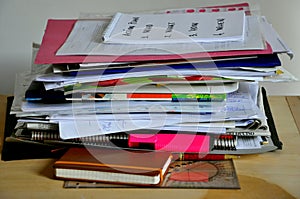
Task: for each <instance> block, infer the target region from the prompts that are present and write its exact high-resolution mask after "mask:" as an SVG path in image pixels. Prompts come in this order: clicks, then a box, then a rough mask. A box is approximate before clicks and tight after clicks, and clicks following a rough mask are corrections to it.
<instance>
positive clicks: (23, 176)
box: [0, 97, 300, 199]
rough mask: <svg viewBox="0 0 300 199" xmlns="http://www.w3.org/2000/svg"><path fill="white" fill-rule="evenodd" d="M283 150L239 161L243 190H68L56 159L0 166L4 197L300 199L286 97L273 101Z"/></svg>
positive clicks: (299, 138) (296, 138) (297, 140)
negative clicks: (55, 166)
mask: <svg viewBox="0 0 300 199" xmlns="http://www.w3.org/2000/svg"><path fill="white" fill-rule="evenodd" d="M269 102H270V105H271V109H272V113H273V117H274V120H275V123H276V127H277V131H278V133H279V137H280V139H281V141H282V142H283V144H284V145H283V147H284V148H283V150H282V151H276V152H269V153H265V154H259V155H246V156H242V157H241V158H240V159H237V160H234V163H235V166H236V170H237V173H238V177H239V181H240V185H241V189H240V190H224V189H220V190H216V189H142V188H135V189H132V188H124V189H118V188H115V189H113V188H106V189H64V188H62V186H63V182H62V181H59V180H54V179H53V176H52V172H53V170H52V164H53V162H54V160H53V159H41V160H18V161H8V162H3V161H2V162H0V198H10V199H11V198H63V197H64V198H71V197H72V198H74V199H75V198H131V199H134V198H182V199H183V198H184V199H189V198H197V199H199V198H218V197H220V198H222V199H224V198H264V199H266V198H300V168H299V165H300V150H299V145H300V134H299V132H298V129H297V126H296V124H295V121H294V118H293V116H292V113H291V111H290V109H289V106H288V103H287V100H286V98H285V97H269Z"/></svg>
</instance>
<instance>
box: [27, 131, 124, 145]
mask: <svg viewBox="0 0 300 199" xmlns="http://www.w3.org/2000/svg"><path fill="white" fill-rule="evenodd" d="M31 140H33V141H45V140H53V141H64V142H66V143H81V144H88V145H105V146H106V145H110V144H112V142H111V141H113V140H118V141H119V140H120V141H122V140H124V141H125V140H128V135H127V134H110V135H94V136H87V137H80V138H74V139H67V140H63V139H61V138H60V136H59V133H57V132H51V131H32V132H31Z"/></svg>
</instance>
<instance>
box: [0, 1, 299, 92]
mask: <svg viewBox="0 0 300 199" xmlns="http://www.w3.org/2000/svg"><path fill="white" fill-rule="evenodd" d="M245 1H246V0H245ZM234 2H238V3H240V2H243V1H242V0H240V1H237V0H185V1H183V0H151V1H149V0H126V1H125V0H123V1H122V0H0V94H13V89H14V82H15V75H16V73H20V72H23V71H26V70H29V68H30V63H31V46H32V42H37V43H40V42H41V41H42V37H43V32H44V29H45V25H46V22H47V20H48V19H49V18H57V19H60V18H64V19H69V18H77V17H78V16H79V15H80V13H104V14H105V13H115V12H117V11H123V12H128V11H147V10H148V11H149V10H159V9H166V8H186V7H199V6H202V5H211V4H212V5H215V4H216V3H219V4H220V3H221V4H229V3H234ZM248 2H250V3H251V5H258V6H259V8H260V12H261V14H262V15H264V16H266V17H267V19H268V21H269V22H270V23H272V24H273V27H274V28H275V29H276V30H277V32H278V33H279V34H280V35H281V37H282V38H283V40H284V41H285V42H286V43H287V45H288V46H289V47H290V48H291V49H292V50H293V52H294V54H295V57H294V59H293V60H289V59H288V57H287V56H283V57H282V63H283V66H284V67H285V68H286V69H288V70H289V71H290V72H291V73H293V74H294V75H295V76H296V77H297V78H299V79H300V58H299V55H300V39H299V38H300V34H299V32H300V23H299V19H300V10H299V9H300V1H299V0H288V1H282V0H250V1H248ZM266 88H267V91H268V94H269V95H300V82H294V83H276V84H267V85H266Z"/></svg>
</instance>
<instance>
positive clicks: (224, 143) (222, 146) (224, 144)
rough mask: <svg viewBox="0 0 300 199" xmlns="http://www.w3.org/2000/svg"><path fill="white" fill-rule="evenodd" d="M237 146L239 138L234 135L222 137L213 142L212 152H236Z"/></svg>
mask: <svg viewBox="0 0 300 199" xmlns="http://www.w3.org/2000/svg"><path fill="white" fill-rule="evenodd" d="M236 146H237V138H236V136H233V135H221V136H218V137H215V138H214V140H213V149H212V150H229V151H235V150H236Z"/></svg>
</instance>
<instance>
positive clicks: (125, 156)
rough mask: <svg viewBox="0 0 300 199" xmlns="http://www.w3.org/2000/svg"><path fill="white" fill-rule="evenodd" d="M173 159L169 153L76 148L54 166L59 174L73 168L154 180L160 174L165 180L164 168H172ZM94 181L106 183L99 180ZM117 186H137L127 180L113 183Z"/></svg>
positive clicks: (75, 177)
mask: <svg viewBox="0 0 300 199" xmlns="http://www.w3.org/2000/svg"><path fill="white" fill-rule="evenodd" d="M171 159H172V155H171V153H169V152H153V151H143V150H121V149H111V148H100V147H88V148H83V147H74V148H70V149H69V150H68V151H67V152H66V153H65V154H64V155H63V156H62V157H61V158H60V159H59V160H57V161H56V162H55V163H54V165H53V167H54V169H55V171H57V169H70V170H89V171H100V172H108V173H115V174H131V175H142V176H153V177H154V176H158V175H159V176H160V181H161V180H162V178H163V175H164V173H165V171H163V170H164V169H163V168H166V167H165V165H167V166H169V164H170V162H171V161H170V160H171ZM165 170H166V169H165ZM55 176H56V177H57V178H61V179H68V178H69V179H79V180H90V179H89V178H88V177H86V176H80V177H78V176H74V177H65V176H58V175H57V173H56V172H55ZM118 180H119V179H118ZM93 181H102V180H101V179H97V180H93ZM103 181H105V180H103ZM113 183H125V184H126V183H129V184H133V183H132V182H129V181H127V179H120V182H117V181H115V182H114V181H113ZM134 184H135V183H134ZM137 184H139V183H137ZM141 184H142V183H141ZM146 185H147V184H146Z"/></svg>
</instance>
